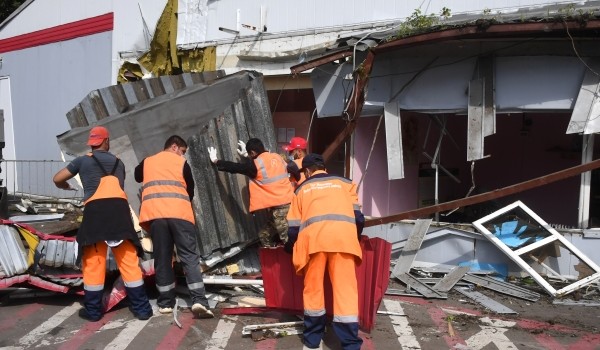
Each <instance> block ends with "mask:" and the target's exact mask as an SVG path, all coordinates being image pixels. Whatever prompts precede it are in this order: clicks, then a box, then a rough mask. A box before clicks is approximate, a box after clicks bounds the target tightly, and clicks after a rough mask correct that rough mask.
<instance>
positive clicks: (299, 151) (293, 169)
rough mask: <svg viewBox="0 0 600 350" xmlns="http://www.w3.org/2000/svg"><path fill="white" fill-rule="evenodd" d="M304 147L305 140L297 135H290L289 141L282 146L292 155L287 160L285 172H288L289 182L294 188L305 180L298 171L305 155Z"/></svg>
mask: <svg viewBox="0 0 600 350" xmlns="http://www.w3.org/2000/svg"><path fill="white" fill-rule="evenodd" d="M306 148H307V142H306V140H305V139H304V138H302V137H298V136H296V137H292V139H291V140H290V143H289V144H287V145H285V146H283V150H284V151H287V152H288V153H289V155H290V157H292V161H291V162H288V165H287V172H288V173H289V174H290V182H291V183H292V184H293V185H294V188H297V187H298V186H300V184H301V183H303V182H304V180H306V177H305V176H304V174H303V173H302V172H301V171H300V168H302V159H303V158H304V157H305V156H306Z"/></svg>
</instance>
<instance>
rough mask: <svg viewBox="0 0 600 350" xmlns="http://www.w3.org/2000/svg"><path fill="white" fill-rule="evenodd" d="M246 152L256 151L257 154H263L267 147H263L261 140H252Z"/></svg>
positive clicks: (247, 144) (248, 143)
mask: <svg viewBox="0 0 600 350" xmlns="http://www.w3.org/2000/svg"><path fill="white" fill-rule="evenodd" d="M246 151H248V152H250V151H254V152H256V153H257V154H261V153H263V152H264V151H265V145H263V143H262V141H261V140H259V139H256V138H252V139H250V140H248V142H246Z"/></svg>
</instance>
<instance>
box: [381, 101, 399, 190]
mask: <svg viewBox="0 0 600 350" xmlns="http://www.w3.org/2000/svg"><path fill="white" fill-rule="evenodd" d="M384 115H385V142H386V150H387V163H388V179H389V180H397V179H403V178H404V157H403V154H402V152H403V151H402V126H401V125H402V123H401V120H400V106H399V105H398V102H392V103H386V104H385V106H384Z"/></svg>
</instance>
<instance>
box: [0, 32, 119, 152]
mask: <svg viewBox="0 0 600 350" xmlns="http://www.w3.org/2000/svg"><path fill="white" fill-rule="evenodd" d="M111 40H112V32H107V33H101V34H96V35H92V36H87V37H83V38H78V39H74V40H68V41H63V42H60V43H54V44H49V45H43V46H39V47H34V48H29V49H24V50H19V51H15V52H8V53H4V54H3V55H2V56H3V60H2V68H1V69H0V75H1V76H10V79H11V96H12V112H13V124H14V126H13V128H14V134H15V151H16V158H17V159H21V160H43V159H60V149H59V147H58V144H57V142H56V135H58V134H62V133H63V132H65V131H67V130H69V124H68V123H67V118H66V116H65V115H66V113H67V112H68V111H69V110H70V109H71V108H73V106H75V105H76V104H77V103H79V102H80V101H81V99H82V98H83V97H84V96H85V95H86V94H87V93H89V92H90V91H91V90H94V89H98V88H101V87H105V86H108V85H110V83H111V82H110V74H108V72H109V71H110V67H111ZM66 53H68V54H66Z"/></svg>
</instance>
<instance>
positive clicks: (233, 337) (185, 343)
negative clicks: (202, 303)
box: [0, 296, 600, 350]
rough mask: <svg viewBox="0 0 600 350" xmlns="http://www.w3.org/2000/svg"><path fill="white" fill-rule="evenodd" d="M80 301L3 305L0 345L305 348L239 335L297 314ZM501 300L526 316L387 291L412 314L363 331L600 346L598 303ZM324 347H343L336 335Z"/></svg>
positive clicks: (505, 344) (433, 343) (465, 345)
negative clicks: (99, 310) (91, 310)
mask: <svg viewBox="0 0 600 350" xmlns="http://www.w3.org/2000/svg"><path fill="white" fill-rule="evenodd" d="M80 301H81V298H80V297H76V296H54V297H43V298H33V299H32V298H28V299H15V300H10V301H8V302H4V303H3V304H2V306H0V349H144V350H149V349H211V350H217V349H301V348H302V346H301V341H300V338H299V337H298V336H296V335H290V336H287V337H283V338H278V339H266V340H262V341H258V342H255V341H253V340H252V339H251V338H250V337H247V336H243V335H242V334H241V333H242V328H243V327H244V326H245V325H252V324H260V323H273V322H287V321H296V320H297V318H296V316H293V315H284V314H280V313H277V312H270V313H267V314H262V315H237V316H230V315H223V314H222V312H220V310H219V309H217V310H216V311H217V312H216V314H217V317H216V318H215V319H209V320H197V319H193V318H192V315H191V313H189V312H182V313H180V317H179V319H180V321H181V323H182V324H183V328H182V329H179V328H178V327H177V326H175V325H174V324H172V318H171V317H169V316H155V317H152V318H151V319H150V320H148V321H139V320H137V319H134V318H133V317H132V315H131V313H130V312H129V310H128V309H127V307H123V306H122V307H118V308H117V309H115V310H111V311H110V312H109V313H108V314H106V315H105V317H104V318H103V319H102V320H101V321H99V322H94V323H90V322H87V321H84V320H82V319H80V318H79V317H78V316H77V311H78V310H79V309H80V308H81V305H80ZM503 302H504V304H507V305H510V307H512V308H513V309H515V311H518V312H519V313H520V315H518V316H510V317H498V316H497V315H491V314H487V313H486V312H485V310H482V309H481V308H480V307H478V306H476V305H472V304H468V303H465V302H464V301H462V300H461V298H460V297H458V296H454V297H453V298H449V299H448V300H443V301H427V300H423V299H420V298H405V297H394V296H386V298H385V299H384V301H383V303H382V306H381V308H380V310H387V311H391V312H394V313H399V314H404V315H406V316H390V315H378V316H377V320H376V325H375V327H374V329H373V331H372V332H371V333H370V334H365V333H362V334H361V335H362V337H363V338H364V340H365V341H364V345H363V349H367V350H368V349H382V350H392V349H394V350H395V349H425V350H427V349H486V350H487V349H502V350H504V349H577V350H579V349H600V334H599V332H598V328H597V327H598V326H599V325H600V307H585V306H562V305H561V306H555V305H551V304H548V303H547V302H544V301H540V302H537V303H529V302H523V301H518V300H514V299H513V300H503ZM528 314H531V315H532V316H531V317H532V318H527V317H528V316H527V315H528ZM449 323H450V324H451V325H452V329H450V328H449V326H448V324H449ZM324 348H325V349H339V348H340V347H339V344H338V343H337V340H336V338H335V336H334V335H333V333H332V332H328V333H327V335H326V337H325V341H324Z"/></svg>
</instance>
